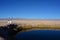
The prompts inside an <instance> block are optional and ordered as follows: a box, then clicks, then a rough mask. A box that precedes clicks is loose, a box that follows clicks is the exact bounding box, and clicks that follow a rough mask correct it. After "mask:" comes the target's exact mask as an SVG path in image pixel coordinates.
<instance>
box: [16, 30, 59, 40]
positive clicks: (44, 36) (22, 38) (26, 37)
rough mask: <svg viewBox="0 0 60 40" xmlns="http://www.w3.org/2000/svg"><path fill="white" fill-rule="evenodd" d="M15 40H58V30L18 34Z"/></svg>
mask: <svg viewBox="0 0 60 40" xmlns="http://www.w3.org/2000/svg"><path fill="white" fill-rule="evenodd" d="M16 39H17V40H60V30H33V31H28V32H22V33H18V34H17V35H16Z"/></svg>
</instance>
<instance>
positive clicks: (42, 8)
mask: <svg viewBox="0 0 60 40" xmlns="http://www.w3.org/2000/svg"><path fill="white" fill-rule="evenodd" d="M9 17H10V18H37V19H38V18H39V19H41V18H42V19H48V18H49V19H60V0H0V18H9Z"/></svg>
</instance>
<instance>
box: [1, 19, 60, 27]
mask: <svg viewBox="0 0 60 40" xmlns="http://www.w3.org/2000/svg"><path fill="white" fill-rule="evenodd" d="M11 23H15V24H18V25H20V24H21V25H38V24H44V25H60V20H11ZM7 24H9V23H8V20H0V26H4V25H7Z"/></svg>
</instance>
